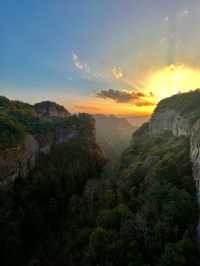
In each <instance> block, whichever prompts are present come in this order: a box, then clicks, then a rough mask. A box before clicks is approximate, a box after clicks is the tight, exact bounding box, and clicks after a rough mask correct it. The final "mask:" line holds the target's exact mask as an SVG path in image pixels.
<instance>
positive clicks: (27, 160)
mask: <svg viewBox="0 0 200 266" xmlns="http://www.w3.org/2000/svg"><path fill="white" fill-rule="evenodd" d="M0 107H2V111H1V108H0V185H4V184H7V183H9V182H12V181H13V180H14V179H15V178H16V177H18V176H22V177H24V176H26V175H27V174H28V173H29V171H30V170H32V169H33V168H34V167H35V165H36V161H37V159H38V157H39V156H40V154H48V153H49V152H50V151H51V149H52V148H53V147H55V146H58V145H60V144H63V143H67V142H69V141H71V140H72V139H73V140H74V139H77V140H79V139H82V140H83V143H85V142H87V143H88V142H90V143H94V142H95V130H94V126H95V123H94V119H93V118H92V117H90V116H89V115H86V114H82V115H81V114H80V115H77V116H76V115H74V116H73V115H69V113H68V111H66V110H65V109H64V107H62V106H59V105H57V104H56V103H51V102H45V103H40V104H38V105H35V106H34V107H32V106H31V105H27V104H24V103H21V102H15V101H9V100H8V99H6V98H3V97H2V98H1V99H0Z"/></svg>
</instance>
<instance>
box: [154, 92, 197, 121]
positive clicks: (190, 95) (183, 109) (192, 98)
mask: <svg viewBox="0 0 200 266" xmlns="http://www.w3.org/2000/svg"><path fill="white" fill-rule="evenodd" d="M199 102H200V89H197V90H194V91H190V92H186V93H179V94H176V95H173V96H171V97H169V98H166V99H164V100H162V101H160V103H159V104H158V106H157V108H156V109H155V113H156V112H159V111H162V110H166V109H168V110H170V109H171V110H175V111H177V112H178V113H179V114H180V115H182V116H185V117H187V118H189V119H190V121H191V122H192V123H193V122H195V121H196V119H198V118H199V114H200V105H199Z"/></svg>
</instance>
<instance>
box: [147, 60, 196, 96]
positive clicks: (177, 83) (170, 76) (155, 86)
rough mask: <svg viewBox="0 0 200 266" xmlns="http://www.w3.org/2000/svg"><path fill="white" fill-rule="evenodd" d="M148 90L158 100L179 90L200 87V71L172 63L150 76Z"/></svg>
mask: <svg viewBox="0 0 200 266" xmlns="http://www.w3.org/2000/svg"><path fill="white" fill-rule="evenodd" d="M147 84H148V85H147V90H148V91H150V92H152V93H153V94H154V95H155V97H156V100H157V101H160V100H161V99H163V98H166V97H169V96H171V95H173V94H177V93H179V92H186V91H190V90H194V89H197V88H200V71H198V70H195V69H192V68H190V67H186V66H184V65H178V66H176V65H170V66H168V67H166V68H164V69H162V70H159V71H156V72H155V73H153V74H152V75H151V76H150V77H149V81H148V83H147Z"/></svg>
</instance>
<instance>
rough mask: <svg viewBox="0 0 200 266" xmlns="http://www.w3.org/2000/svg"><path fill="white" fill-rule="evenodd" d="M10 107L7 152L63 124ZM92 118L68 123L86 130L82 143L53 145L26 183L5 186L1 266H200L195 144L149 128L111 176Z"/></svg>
mask: <svg viewBox="0 0 200 266" xmlns="http://www.w3.org/2000/svg"><path fill="white" fill-rule="evenodd" d="M1 101H2V102H3V103H2V105H3V104H5V106H6V102H5V101H6V99H4V98H2V99H1ZM12 105H14V106H13V107H12V106H10V107H9V109H6V108H5V107H4V108H2V109H3V111H2V112H1V118H2V121H4V123H0V125H2V127H1V136H0V140H2V142H1V149H5V147H6V148H9V147H11V146H14V145H16V143H19V142H20V141H22V139H23V135H24V134H26V133H27V132H29V133H30V132H31V133H32V134H43V133H42V132H43V131H42V130H43V127H42V126H41V125H44V124H43V123H47V125H48V126H49V127H50V128H54V127H55V126H56V125H57V123H61V120H60V119H57V118H50V117H43V116H42V117H41V116H38V115H37V114H36V113H35V112H33V110H32V108H31V107H30V106H29V105H24V107H25V109H23V108H22V109H23V110H21V109H20V112H19V109H18V105H19V104H18V103H12ZM11 107H12V108H11ZM20 107H21V105H20ZM5 110H6V111H5ZM30 120H31V121H32V122H34V123H32V122H31V123H30V124H31V125H34V128H33V127H32V126H31V127H30V126H29V124H28V126H27V123H28V121H30ZM24 121H25V122H24ZM35 121H36V122H35ZM92 121H93V120H92V118H90V117H89V116H86V115H83V116H81V115H80V116H70V117H68V118H64V119H63V118H62V123H63V122H64V123H65V125H66V124H70V125H73V126H74V125H76V128H79V131H80V132H81V133H80V134H79V136H78V138H77V137H76V138H72V139H71V140H70V141H68V142H66V143H62V144H59V145H54V146H53V147H52V148H51V151H50V152H49V153H48V154H40V156H39V157H38V159H37V164H36V166H35V168H34V169H32V170H31V171H30V172H29V174H28V176H26V177H22V176H18V177H17V178H16V179H15V180H14V181H13V183H12V184H10V185H9V186H6V187H5V186H0V256H1V265H3V266H13V265H15V266H58V265H60V266H97V265H100V266H122V265H127V266H149V265H151V266H195V265H198V259H199V258H198V249H197V240H196V226H197V222H198V207H197V199H196V190H195V184H194V181H193V176H192V165H191V162H190V158H189V153H190V143H189V140H188V138H187V137H175V136H172V134H171V133H170V132H164V133H161V134H158V135H155V136H151V137H150V135H149V130H148V128H149V125H148V123H147V124H144V125H143V126H142V127H141V128H140V129H138V130H137V131H136V132H135V133H134V134H133V138H132V141H131V144H130V146H129V147H128V148H127V149H126V150H125V151H124V153H123V155H122V158H121V162H120V165H119V170H118V172H117V173H116V174H115V175H113V174H112V173H109V171H106V172H105V171H104V167H105V165H106V158H105V157H104V155H103V153H102V151H101V149H100V147H99V146H98V145H97V144H96V142H95V138H94V136H93V134H94V124H93V123H92ZM36 125H37V127H36ZM45 127H46V126H45ZM36 129H37V130H36ZM16 130H19V132H18V131H16ZM35 130H36V131H35ZM16 132H17V133H16ZM35 132H37V133H35Z"/></svg>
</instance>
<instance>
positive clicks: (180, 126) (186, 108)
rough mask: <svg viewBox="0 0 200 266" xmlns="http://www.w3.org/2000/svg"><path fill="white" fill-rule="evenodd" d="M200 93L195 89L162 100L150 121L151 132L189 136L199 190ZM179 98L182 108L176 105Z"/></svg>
mask: <svg viewBox="0 0 200 266" xmlns="http://www.w3.org/2000/svg"><path fill="white" fill-rule="evenodd" d="M199 95H200V93H199V91H195V92H189V93H185V94H182V95H175V96H173V97H171V98H168V99H166V100H163V101H161V102H160V104H158V107H157V108H156V110H155V112H154V114H153V115H152V118H151V120H150V123H149V131H150V134H153V135H154V134H157V133H161V132H163V131H166V130H167V131H170V132H172V134H173V135H174V136H186V137H188V138H189V140H190V158H191V162H192V164H193V176H194V179H195V182H196V186H197V189H198V191H199V190H200V113H199V106H198V105H199V103H200V98H199ZM192 96H193V97H192ZM178 100H179V101H180V105H181V108H179V107H177V106H176V101H178ZM194 100H195V103H194ZM181 101H182V104H181ZM197 103H198V105H197Z"/></svg>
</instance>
